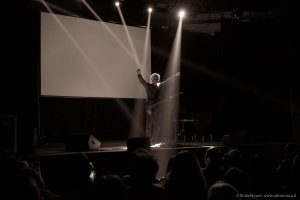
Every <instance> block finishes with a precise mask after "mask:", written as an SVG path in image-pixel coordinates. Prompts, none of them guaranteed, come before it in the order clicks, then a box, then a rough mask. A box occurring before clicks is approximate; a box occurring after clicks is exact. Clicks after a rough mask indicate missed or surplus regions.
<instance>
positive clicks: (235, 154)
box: [223, 148, 243, 171]
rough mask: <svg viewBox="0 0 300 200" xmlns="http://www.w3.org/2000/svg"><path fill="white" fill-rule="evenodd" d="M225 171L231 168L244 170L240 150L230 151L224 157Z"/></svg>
mask: <svg viewBox="0 0 300 200" xmlns="http://www.w3.org/2000/svg"><path fill="white" fill-rule="evenodd" d="M223 163H224V170H225V171H227V170H228V169H229V168H230V167H237V168H240V169H243V156H242V152H241V151H240V150H239V149H235V148H233V149H229V150H228V151H227V152H226V153H225V154H224V157H223Z"/></svg>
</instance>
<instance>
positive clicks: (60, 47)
mask: <svg viewBox="0 0 300 200" xmlns="http://www.w3.org/2000/svg"><path fill="white" fill-rule="evenodd" d="M126 27H127V30H128V31H126V30H125V27H124V26H123V25H120V24H114V23H106V22H100V21H96V20H89V19H83V18H78V17H70V16H64V15H58V14H52V13H46V12H41V96H59V97H100V98H102V97H104V98H146V93H145V91H144V88H143V87H142V86H141V84H140V83H139V81H138V79H137V75H136V69H137V68H138V67H140V68H141V69H142V74H143V76H144V77H149V75H150V73H151V51H150V48H151V46H150V44H151V42H150V33H149V34H148V35H149V37H147V29H146V28H142V27H132V26H126ZM126 33H129V34H126ZM146 37H147V38H148V39H147V38H146ZM145 41H147V42H145ZM131 44H132V45H131ZM133 49H135V50H133ZM137 60H138V61H137ZM140 63H141V64H140Z"/></svg>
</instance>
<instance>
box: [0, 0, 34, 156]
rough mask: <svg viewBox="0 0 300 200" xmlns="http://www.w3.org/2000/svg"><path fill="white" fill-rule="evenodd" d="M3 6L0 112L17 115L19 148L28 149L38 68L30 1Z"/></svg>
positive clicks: (27, 150) (10, 2) (31, 142)
mask: <svg viewBox="0 0 300 200" xmlns="http://www.w3.org/2000/svg"><path fill="white" fill-rule="evenodd" d="M2 6H4V9H3V12H2V13H3V16H4V19H3V20H1V27H2V28H1V30H2V31H1V38H2V42H1V43H2V47H1V49H2V56H1V58H2V60H1V61H2V67H1V72H0V76H1V78H0V81H1V82H0V85H1V86H0V87H1V102H2V103H1V106H0V113H1V114H2V115H14V116H15V117H16V119H17V120H16V121H17V122H16V123H17V141H18V143H17V147H18V148H17V149H18V152H19V153H31V152H33V151H34V149H33V143H34V140H33V135H34V134H33V133H34V128H35V127H37V87H36V80H37V76H36V75H37V74H36V69H37V68H36V65H35V62H34V59H35V57H34V55H33V52H34V50H33V49H34V47H33V45H34V43H33V37H34V31H33V29H32V28H33V21H32V9H31V1H29V0H26V1H20V2H16V1H8V2H4V3H3V5H2ZM12 10H13V12H12Z"/></svg>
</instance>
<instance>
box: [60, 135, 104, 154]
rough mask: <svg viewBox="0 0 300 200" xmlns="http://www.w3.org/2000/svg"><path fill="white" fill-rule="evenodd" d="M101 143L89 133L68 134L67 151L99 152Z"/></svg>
mask: <svg viewBox="0 0 300 200" xmlns="http://www.w3.org/2000/svg"><path fill="white" fill-rule="evenodd" d="M100 146H101V142H100V141H99V140H98V139H97V138H96V137H95V136H93V135H91V134H88V133H71V134H67V136H66V139H65V149H66V151H89V150H98V149H99V148H100Z"/></svg>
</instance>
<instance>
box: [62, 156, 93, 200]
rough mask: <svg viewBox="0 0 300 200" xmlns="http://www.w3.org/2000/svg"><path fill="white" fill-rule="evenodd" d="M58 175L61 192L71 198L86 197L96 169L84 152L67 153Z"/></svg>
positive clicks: (75, 199) (77, 199)
mask: <svg viewBox="0 0 300 200" xmlns="http://www.w3.org/2000/svg"><path fill="white" fill-rule="evenodd" d="M61 168H62V169H61V170H60V172H59V173H61V174H60V175H59V176H60V177H59V178H60V180H59V181H60V182H62V183H59V184H61V192H60V193H61V194H62V195H63V197H65V198H67V199H72V200H81V199H86V196H87V195H88V193H89V187H90V184H91V183H92V182H93V181H94V178H95V176H96V175H95V173H96V169H95V168H94V165H93V164H92V162H91V161H90V159H89V158H88V156H87V155H86V154H85V153H74V154H71V155H67V156H66V157H65V158H64V160H63V166H62V167H61Z"/></svg>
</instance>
